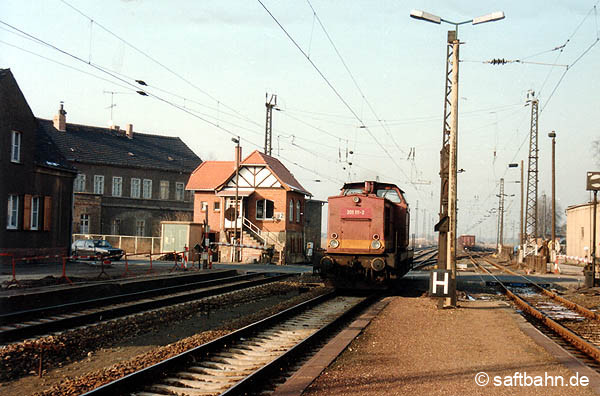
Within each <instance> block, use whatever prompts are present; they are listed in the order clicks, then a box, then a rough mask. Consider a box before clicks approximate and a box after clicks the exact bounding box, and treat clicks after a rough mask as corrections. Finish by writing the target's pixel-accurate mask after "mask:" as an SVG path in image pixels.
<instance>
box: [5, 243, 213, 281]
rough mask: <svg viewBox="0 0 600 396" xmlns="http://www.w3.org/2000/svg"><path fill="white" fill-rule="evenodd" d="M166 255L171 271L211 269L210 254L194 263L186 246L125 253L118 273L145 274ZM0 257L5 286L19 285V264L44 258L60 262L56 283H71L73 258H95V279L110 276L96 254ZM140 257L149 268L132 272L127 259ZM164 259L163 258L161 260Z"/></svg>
mask: <svg viewBox="0 0 600 396" xmlns="http://www.w3.org/2000/svg"><path fill="white" fill-rule="evenodd" d="M162 256H164V257H168V259H169V260H168V261H171V260H172V261H173V266H172V267H171V268H170V270H169V272H173V271H176V270H196V271H198V270H202V269H203V268H208V269H212V262H211V261H210V254H207V256H206V257H207V263H206V266H204V265H203V264H202V261H201V260H200V259H199V260H198V263H197V264H198V265H195V264H196V263H195V261H193V260H192V261H191V262H190V261H189V258H190V251H189V248H188V247H187V246H186V247H185V249H184V250H183V251H172V252H151V251H148V252H138V253H125V254H124V255H123V257H122V258H121V260H123V261H124V262H125V268H124V272H123V273H122V274H121V275H120V277H130V276H132V277H133V276H138V275H147V274H150V273H153V272H155V269H154V268H153V262H155V261H157V260H156V258H155V257H162ZM0 257H8V259H9V260H10V263H11V267H12V279H11V280H10V281H8V284H7V286H10V285H12V284H15V285H17V286H21V283H20V282H19V280H18V279H17V272H18V268H19V266H20V265H23V264H26V263H28V262H31V261H39V260H44V261H46V263H51V262H53V261H56V262H57V263H60V264H61V267H62V272H61V276H60V277H59V278H58V279H57V283H69V284H73V282H72V281H71V279H69V277H68V276H67V269H68V265H69V263H70V262H71V261H73V260H88V259H89V260H95V261H96V262H100V264H101V265H100V273H99V274H98V276H97V277H96V279H100V278H102V277H103V276H105V277H107V278H109V279H110V278H111V276H110V275H109V274H108V273H107V272H106V266H110V265H111V264H112V263H111V261H110V260H108V259H102V258H100V257H98V256H82V255H79V256H77V255H73V256H65V255H46V256H26V257H15V255H14V254H12V253H0ZM135 257H141V258H148V259H149V268H148V269H147V270H145V271H143V272H141V273H137V274H135V273H133V272H132V271H130V269H129V259H131V258H135ZM163 261H164V260H163Z"/></svg>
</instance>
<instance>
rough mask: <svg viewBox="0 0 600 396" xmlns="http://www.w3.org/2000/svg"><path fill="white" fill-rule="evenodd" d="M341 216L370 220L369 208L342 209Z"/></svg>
mask: <svg viewBox="0 0 600 396" xmlns="http://www.w3.org/2000/svg"><path fill="white" fill-rule="evenodd" d="M341 216H342V217H343V218H350V219H370V218H371V217H373V216H372V213H371V208H342V210H341Z"/></svg>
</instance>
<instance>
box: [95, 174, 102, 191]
mask: <svg viewBox="0 0 600 396" xmlns="http://www.w3.org/2000/svg"><path fill="white" fill-rule="evenodd" d="M94 194H100V195H104V175H94Z"/></svg>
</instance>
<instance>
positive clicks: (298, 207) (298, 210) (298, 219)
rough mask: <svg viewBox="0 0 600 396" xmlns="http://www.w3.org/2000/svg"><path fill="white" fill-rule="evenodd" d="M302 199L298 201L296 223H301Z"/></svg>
mask: <svg viewBox="0 0 600 396" xmlns="http://www.w3.org/2000/svg"><path fill="white" fill-rule="evenodd" d="M300 206H301V204H300V200H297V201H296V223H300Z"/></svg>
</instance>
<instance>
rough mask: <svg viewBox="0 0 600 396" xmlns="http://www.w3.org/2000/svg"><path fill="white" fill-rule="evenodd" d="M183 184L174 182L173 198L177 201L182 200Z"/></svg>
mask: <svg viewBox="0 0 600 396" xmlns="http://www.w3.org/2000/svg"><path fill="white" fill-rule="evenodd" d="M184 191H185V190H184V185H183V183H175V199H176V200H177V201H183V193H184Z"/></svg>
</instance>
